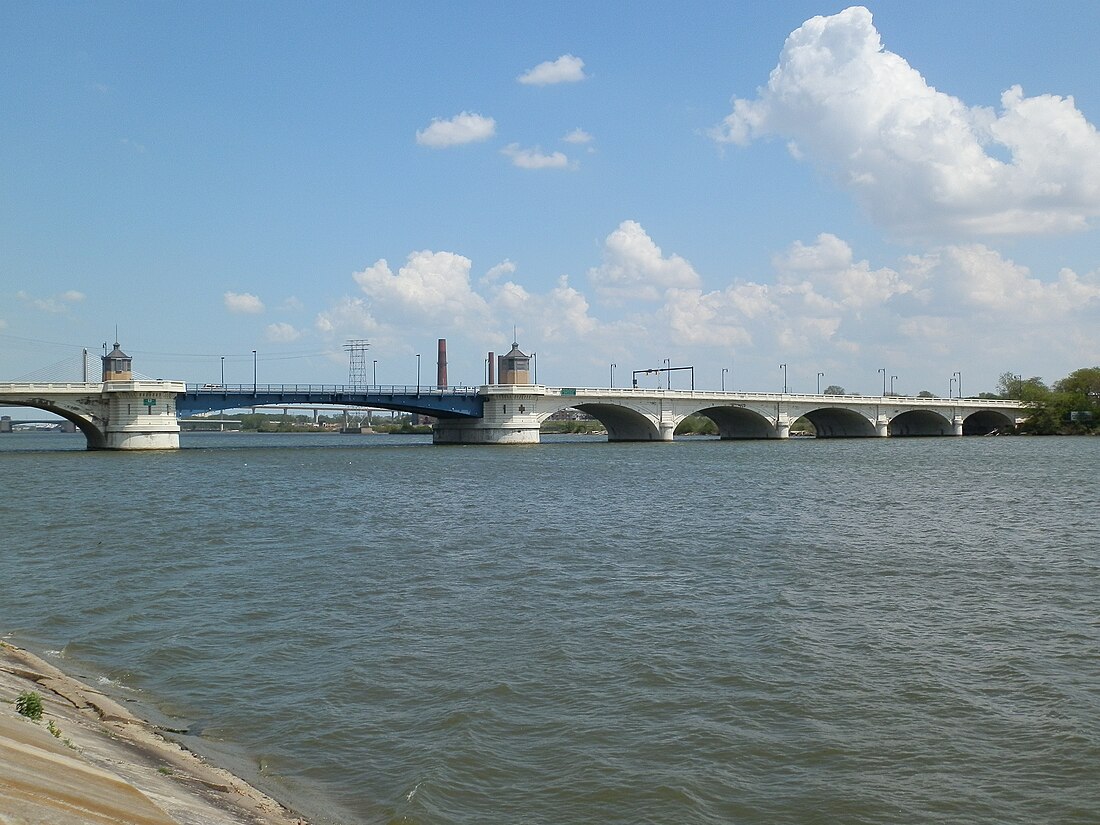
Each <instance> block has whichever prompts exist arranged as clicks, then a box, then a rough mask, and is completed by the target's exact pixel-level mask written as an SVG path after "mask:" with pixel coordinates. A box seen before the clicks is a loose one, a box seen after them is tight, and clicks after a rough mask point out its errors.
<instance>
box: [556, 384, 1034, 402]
mask: <svg viewBox="0 0 1100 825" xmlns="http://www.w3.org/2000/svg"><path fill="white" fill-rule="evenodd" d="M541 389H544V390H547V391H548V392H549V393H550V394H552V395H559V394H560V395H562V396H564V397H569V396H572V395H598V394H607V393H623V394H625V395H646V396H651V395H668V396H676V397H679V398H693V397H705V398H713V397H714V396H719V397H728V398H730V399H737V398H754V399H760V400H763V401H821V400H822V399H835V400H837V401H843V402H845V403H848V404H858V403H861V402H862V403H868V404H890V403H895V402H902V403H906V404H924V403H928V404H964V405H966V406H971V407H972V406H978V405H981V406H985V405H989V406H993V407H998V406H1003V407H1019V406H1021V404H1022V403H1023V402H1021V401H1016V400H1013V399H1005V398H973V397H966V398H941V397H939V396H932V397H929V396H927V395H852V394H848V395H825V394H820V395H817V394H813V393H794V392H745V391H741V390H699V389H695V390H692V389H671V390H669V389H665V388H663V387H657V388H653V387H649V388H646V387H546V386H544V387H541Z"/></svg>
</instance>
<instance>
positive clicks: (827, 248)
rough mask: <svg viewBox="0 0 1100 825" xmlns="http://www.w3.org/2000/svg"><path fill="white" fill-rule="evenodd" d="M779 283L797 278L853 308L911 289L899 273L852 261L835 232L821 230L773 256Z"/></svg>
mask: <svg viewBox="0 0 1100 825" xmlns="http://www.w3.org/2000/svg"><path fill="white" fill-rule="evenodd" d="M772 264H773V265H774V266H775V269H776V271H777V272H778V273H779V277H780V283H786V284H795V283H797V282H798V281H799V280H800V279H801V280H803V281H804V282H806V283H809V284H812V285H813V287H814V288H815V289H816V290H818V291H820V292H821V293H822V294H823V295H826V296H829V298H830V299H831V300H833V301H835V302H837V303H839V304H843V305H844V306H846V307H849V308H852V309H861V308H863V307H866V306H869V305H872V304H881V303H884V302H885V301H888V300H890V299H891V298H893V297H894V296H895V295H900V294H904V293H906V292H910V291H912V289H913V287H912V286H911V285H910V284H909V283H906V282H905V281H904V280H903V279H902V277H901V275H899V274H898V273H897V272H896V271H894V270H893V269H889V268H887V267H883V268H881V269H875V270H872V269H871V265H870V264H869V263H868V262H867V261H859V262H858V263H857V262H855V261H854V260H853V256H852V248H851V247H850V246H848V244H847V243H845V242H844V241H842V240H841V239H840V238H838V237H837V236H836V235H831V234H829V233H828V232H823V233H821V234H820V235H818V236H817V240H816V241H815V242H814V243H813V244H811V245H809V246H806V245H804V244H803V243H802V242H801V241H795V242H794V243H793V244H791V246H790V247H789V248H788V249H787V250H786V251H785V252H784V253H782V254H780V255H776V256H775V257H774V258H773V259H772Z"/></svg>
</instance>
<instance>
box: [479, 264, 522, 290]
mask: <svg viewBox="0 0 1100 825" xmlns="http://www.w3.org/2000/svg"><path fill="white" fill-rule="evenodd" d="M515 271H516V265H515V264H514V263H512V262H511V261H509V260H508V259H507V258H506V259H504V260H503V261H501V262H500V263H499V264H497V265H496V266H491V267H489V269H488V271H487V272H486V273H485V274H484V275H482V276H481V283H482V284H491V283H495V282H496V281H498V280H500V279H501V278H503V277H504V276H506V275H511V274H512V273H514V272H515Z"/></svg>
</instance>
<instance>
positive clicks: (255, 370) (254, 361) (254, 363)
mask: <svg viewBox="0 0 1100 825" xmlns="http://www.w3.org/2000/svg"><path fill="white" fill-rule="evenodd" d="M258 363H259V360H258V359H257V357H256V350H252V394H253V395H255V394H256V376H257V375H258V374H259V372H258V367H257V364H258Z"/></svg>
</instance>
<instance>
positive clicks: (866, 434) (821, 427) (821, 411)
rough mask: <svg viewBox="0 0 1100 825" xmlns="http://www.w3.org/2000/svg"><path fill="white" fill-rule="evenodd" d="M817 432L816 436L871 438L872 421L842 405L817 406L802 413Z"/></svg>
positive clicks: (874, 431)
mask: <svg viewBox="0 0 1100 825" xmlns="http://www.w3.org/2000/svg"><path fill="white" fill-rule="evenodd" d="M802 417H803V418H807V419H809V421H810V423H811V424H813V425H814V430H815V431H816V432H817V438H872V437H874V436H875V435H877V432H876V430H875V425H874V423H873V422H872V421H871V420H870V419H868V418H867V416H865V415H863V414H862V413H858V412H856V411H855V410H846V409H844V408H843V407H819V408H818V409H815V410H810V411H809V412H804V413H802Z"/></svg>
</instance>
